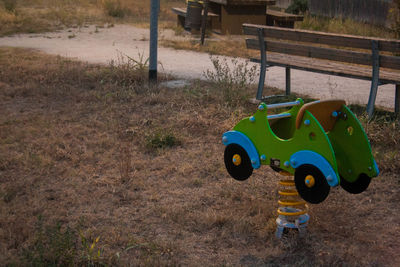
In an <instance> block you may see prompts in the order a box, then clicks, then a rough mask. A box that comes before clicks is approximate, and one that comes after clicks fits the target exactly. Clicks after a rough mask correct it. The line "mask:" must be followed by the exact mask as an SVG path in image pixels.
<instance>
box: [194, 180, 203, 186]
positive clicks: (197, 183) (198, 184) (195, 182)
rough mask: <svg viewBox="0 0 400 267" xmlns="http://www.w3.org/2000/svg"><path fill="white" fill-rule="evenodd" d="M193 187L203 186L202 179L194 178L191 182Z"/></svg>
mask: <svg viewBox="0 0 400 267" xmlns="http://www.w3.org/2000/svg"><path fill="white" fill-rule="evenodd" d="M192 184H193V186H194V187H202V186H203V180H201V179H199V178H196V179H194V180H193V182H192Z"/></svg>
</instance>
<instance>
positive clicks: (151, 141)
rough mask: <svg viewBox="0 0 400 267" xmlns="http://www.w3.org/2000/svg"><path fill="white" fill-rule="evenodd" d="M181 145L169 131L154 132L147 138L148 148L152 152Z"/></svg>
mask: <svg viewBox="0 0 400 267" xmlns="http://www.w3.org/2000/svg"><path fill="white" fill-rule="evenodd" d="M179 144H180V141H179V140H178V138H176V137H175V135H174V133H172V132H168V131H161V130H160V131H156V132H152V133H150V134H148V135H147V137H146V147H147V148H148V149H151V150H153V149H163V148H168V147H174V146H177V145H179Z"/></svg>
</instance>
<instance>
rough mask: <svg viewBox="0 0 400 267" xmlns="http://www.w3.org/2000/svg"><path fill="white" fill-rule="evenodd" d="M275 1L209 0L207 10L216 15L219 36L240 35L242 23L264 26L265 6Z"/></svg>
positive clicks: (273, 3)
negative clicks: (218, 23)
mask: <svg viewBox="0 0 400 267" xmlns="http://www.w3.org/2000/svg"><path fill="white" fill-rule="evenodd" d="M275 3H276V1H275V0H209V10H210V11H211V12H212V13H215V14H218V15H219V16H220V17H219V21H220V29H221V34H227V33H229V34H241V33H242V24H243V23H252V24H265V23H266V20H267V15H266V14H267V6H270V5H275Z"/></svg>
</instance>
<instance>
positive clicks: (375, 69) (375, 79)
mask: <svg viewBox="0 0 400 267" xmlns="http://www.w3.org/2000/svg"><path fill="white" fill-rule="evenodd" d="M378 49H379V44H378V41H376V40H373V41H372V81H371V91H370V93H369V99H368V105H367V113H368V117H370V118H371V117H372V114H373V113H374V106H375V100H376V94H377V92H378V86H379V50H378Z"/></svg>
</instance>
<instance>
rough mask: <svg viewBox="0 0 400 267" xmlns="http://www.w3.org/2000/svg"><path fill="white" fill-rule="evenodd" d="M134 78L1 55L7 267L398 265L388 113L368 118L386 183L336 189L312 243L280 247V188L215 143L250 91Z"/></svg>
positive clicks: (315, 209)
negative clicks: (236, 167) (232, 164)
mask: <svg viewBox="0 0 400 267" xmlns="http://www.w3.org/2000/svg"><path fill="white" fill-rule="evenodd" d="M136 67H137V66H136ZM132 69H135V65H130V66H128V65H126V63H125V64H123V65H120V66H116V65H114V66H107V67H105V66H96V65H87V64H83V63H80V62H75V61H71V60H67V59H64V58H60V57H54V56H48V55H44V54H40V53H37V52H34V51H29V50H20V49H10V48H1V49H0V107H1V108H0V177H1V179H0V196H1V199H0V263H1V265H6V264H13V263H14V264H15V265H22V264H24V265H35V264H37V265H49V264H52V263H54V264H61V265H83V264H88V265H91V264H98V265H102V264H112V265H128V264H131V265H150V266H154V265H198V266H204V265H208V266H209V265H245V266H254V265H276V266H278V265H279V266H280V265H295V266H304V265H349V266H356V265H357V266H359V265H362V266H384V265H386V266H398V265H399V263H400V257H399V254H398V252H399V250H400V245H399V243H398V240H399V239H400V226H399V223H398V222H399V220H400V215H399V213H398V212H396V211H398V203H399V201H400V187H399V173H400V160H399V152H398V151H400V139H399V135H398V132H399V129H400V128H399V121H398V120H396V119H393V118H391V117H390V116H391V114H386V113H382V114H380V115H379V116H378V117H377V118H375V120H373V121H371V122H367V120H366V119H365V118H364V117H363V116H362V115H361V114H360V118H361V120H362V123H363V125H364V127H365V128H366V130H367V133H368V136H369V138H370V140H371V144H372V147H373V150H374V151H375V154H376V158H377V161H378V165H379V166H380V168H381V170H382V174H381V176H380V177H379V178H377V179H376V180H373V182H372V184H371V185H370V188H369V189H368V190H367V191H366V192H364V193H363V194H361V195H350V194H347V193H345V192H344V191H343V190H341V189H340V188H337V189H333V190H331V194H330V196H329V197H328V199H327V200H326V201H325V202H323V203H322V204H320V205H312V206H311V207H310V215H311V221H310V225H309V227H308V230H309V231H308V234H307V236H306V237H305V238H304V239H299V238H298V237H297V235H295V234H289V235H287V236H286V237H285V238H284V239H283V240H282V241H278V240H276V239H275V238H274V231H275V218H276V212H275V210H276V208H277V193H276V190H277V182H278V180H279V178H280V177H279V176H278V175H277V174H275V173H274V172H273V171H271V170H270V169H269V168H268V167H263V168H261V169H260V170H257V171H255V173H254V174H253V176H252V177H251V178H250V179H249V180H247V181H245V182H236V181H234V180H232V179H231V178H230V177H229V176H228V174H227V172H226V170H225V167H224V164H223V150H224V147H223V145H221V134H222V133H223V132H225V131H227V130H229V129H231V128H232V127H233V126H234V125H235V124H236V123H237V122H238V121H239V120H240V119H241V118H243V117H244V116H247V115H249V114H251V113H253V112H254V110H255V108H256V107H255V106H254V105H253V104H250V103H249V102H248V101H247V100H246V98H247V97H248V96H247V95H246V93H243V91H238V90H241V89H243V90H244V88H237V89H238V90H237V89H234V90H236V91H232V90H231V91H229V90H228V91H226V90H220V87H221V86H224V83H225V84H226V82H223V83H222V84H221V83H220V84H217V85H215V84H212V83H204V82H195V83H193V84H192V85H191V86H188V87H185V88H182V89H168V88H162V87H161V88H159V90H155V88H149V87H148V86H147V84H146V82H145V78H143V77H145V75H146V74H145V73H144V72H143V71H145V70H144V69H143V68H141V67H137V68H136V70H132ZM245 92H249V93H250V94H251V96H253V95H254V88H251V89H248V90H246V91H245ZM227 96H229V97H227ZM293 97H295V96H293ZM224 99H225V100H228V102H226V101H225V100H224ZM354 108H355V109H357V107H354Z"/></svg>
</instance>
